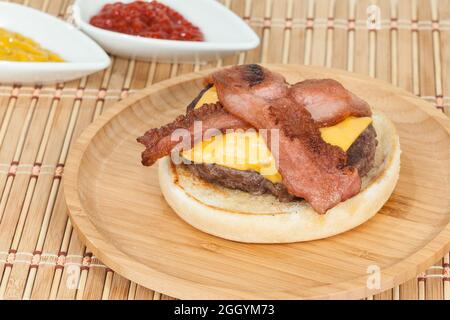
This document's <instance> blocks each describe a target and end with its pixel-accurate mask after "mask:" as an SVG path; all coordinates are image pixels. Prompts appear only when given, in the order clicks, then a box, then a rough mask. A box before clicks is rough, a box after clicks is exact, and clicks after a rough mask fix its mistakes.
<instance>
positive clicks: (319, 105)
mask: <svg viewBox="0 0 450 320" xmlns="http://www.w3.org/2000/svg"><path fill="white" fill-rule="evenodd" d="M137 141H138V142H139V143H142V144H143V145H144V146H145V147H146V149H145V150H144V151H143V152H142V164H143V165H146V166H151V165H153V164H155V163H156V162H158V166H159V169H158V173H159V182H160V186H161V191H162V194H163V196H164V197H165V199H166V201H167V202H168V204H169V205H170V206H171V207H172V208H173V210H174V211H175V212H176V213H177V214H178V215H179V216H180V217H181V218H182V219H184V220H185V221H186V222H187V223H189V224H191V225H192V226H194V227H196V228H197V229H200V230H202V231H204V232H207V233H209V234H212V235H215V236H219V237H222V238H225V239H229V240H235V241H241V242H249V243H285V242H297V241H308V240H314V239H320V238H325V237H329V236H332V235H335V234H338V233H342V232H345V231H347V230H350V229H352V228H354V227H356V226H358V225H360V224H361V223H363V222H365V221H367V220H368V219H369V218H371V217H372V216H373V215H375V214H376V213H377V212H378V211H379V209H380V208H381V207H382V206H383V205H384V203H385V202H386V201H387V200H388V199H389V197H390V195H391V193H392V191H393V189H394V187H395V185H396V183H397V180H398V176H399V170H400V144H399V138H398V136H397V134H396V132H395V128H394V126H393V124H392V123H391V122H390V120H389V119H387V118H386V116H384V115H383V114H381V113H374V112H372V110H371V108H370V106H369V105H368V104H367V102H365V101H364V100H362V99H361V98H360V97H358V96H356V95H355V94H353V93H352V92H350V91H348V90H347V89H345V88H344V87H343V86H342V85H341V84H340V83H339V82H337V81H335V80H332V79H309V80H304V81H301V82H298V83H295V84H288V83H287V82H286V80H285V79H284V77H283V76H282V75H280V74H277V73H275V72H271V71H270V70H268V69H266V68H264V67H262V66H260V65H256V64H251V65H240V66H233V67H228V68H224V69H221V70H218V71H216V72H213V73H212V74H210V75H209V76H208V77H206V79H205V87H204V88H203V89H202V90H201V91H200V92H199V94H198V96H197V97H195V98H194V99H193V101H192V102H191V103H190V104H189V105H188V106H187V110H186V113H185V114H182V115H180V116H179V117H177V118H176V119H174V121H173V122H171V123H169V124H166V125H164V126H162V127H160V128H152V129H150V130H148V131H147V132H146V133H145V134H144V135H143V136H141V137H139V138H138V139H137Z"/></svg>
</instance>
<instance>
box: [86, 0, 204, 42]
mask: <svg viewBox="0 0 450 320" xmlns="http://www.w3.org/2000/svg"><path fill="white" fill-rule="evenodd" d="M90 23H91V24H92V25H93V26H96V27H98V28H102V29H106V30H111V31H116V32H120V33H126V34H130V35H135V36H140V37H146V38H155V39H168V40H183V41H204V37H203V33H202V32H201V30H200V29H199V28H198V27H196V26H195V25H193V24H192V23H190V22H189V21H188V20H186V19H185V18H184V17H183V16H182V15H181V14H180V13H178V12H177V11H175V10H173V9H171V8H169V7H168V6H166V5H164V4H162V3H159V2H158V1H152V2H145V1H134V2H131V3H122V2H116V3H112V4H106V5H105V6H103V8H102V9H101V10H100V12H99V13H98V14H96V15H95V16H93V17H92V18H91V20H90Z"/></svg>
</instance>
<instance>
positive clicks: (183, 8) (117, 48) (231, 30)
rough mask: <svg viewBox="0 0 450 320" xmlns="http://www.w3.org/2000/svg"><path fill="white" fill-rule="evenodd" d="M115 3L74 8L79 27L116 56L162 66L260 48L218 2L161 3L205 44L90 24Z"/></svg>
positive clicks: (83, 0)
mask: <svg viewBox="0 0 450 320" xmlns="http://www.w3.org/2000/svg"><path fill="white" fill-rule="evenodd" d="M132 1H133V0H122V1H121V2H132ZM112 2H116V1H114V0H96V1H92V0H77V1H76V2H75V4H74V7H73V17H74V21H75V24H76V25H78V26H79V27H80V28H81V29H82V30H83V31H84V32H86V33H87V34H89V35H90V36H91V37H92V38H94V39H95V40H96V41H97V42H98V43H99V44H100V45H101V46H102V47H103V48H105V49H106V50H107V51H108V52H110V53H112V54H115V55H119V56H124V57H132V58H136V59H141V60H157V61H162V62H174V61H175V62H200V61H204V60H211V59H216V58H218V57H223V56H225V55H229V54H232V53H235V52H239V51H246V50H250V49H253V48H255V47H257V46H258V45H259V38H258V36H257V35H256V34H255V32H253V30H252V29H251V28H250V27H249V26H248V25H247V24H246V23H245V22H244V21H243V20H242V19H241V18H239V17H238V16H237V15H236V14H234V13H233V12H232V11H230V10H228V9H227V8H226V7H224V6H223V5H222V4H220V3H218V2H217V1H215V0H159V2H161V3H163V4H165V5H167V6H169V7H171V8H172V9H174V10H176V11H178V12H179V13H181V14H182V15H183V16H184V17H185V18H186V19H187V20H189V21H190V22H191V23H193V24H194V25H196V26H198V27H199V28H200V29H201V31H202V32H203V34H204V36H205V40H206V41H204V42H195V41H176V40H162V39H151V38H144V37H138V36H132V35H127V34H122V33H118V32H112V31H108V30H104V29H100V28H97V27H94V26H92V25H91V24H89V21H90V19H91V18H92V17H93V16H94V15H96V14H97V13H98V12H99V11H100V10H101V8H102V7H103V6H104V5H105V4H106V3H112Z"/></svg>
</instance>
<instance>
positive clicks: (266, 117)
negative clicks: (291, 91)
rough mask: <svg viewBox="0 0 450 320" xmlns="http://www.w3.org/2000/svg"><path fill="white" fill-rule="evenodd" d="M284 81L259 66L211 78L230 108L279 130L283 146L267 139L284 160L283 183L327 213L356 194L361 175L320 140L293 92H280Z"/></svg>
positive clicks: (280, 167)
mask: <svg viewBox="0 0 450 320" xmlns="http://www.w3.org/2000/svg"><path fill="white" fill-rule="evenodd" d="M255 79H256V81H255ZM283 80H284V79H280V78H279V77H275V76H274V74H273V73H270V72H269V71H268V70H266V69H264V68H262V67H260V66H257V65H251V66H248V65H244V66H235V67H231V68H226V69H222V70H220V71H217V72H215V73H213V74H212V75H211V77H210V81H212V82H213V83H214V85H215V86H216V87H217V92H218V95H219V100H220V101H221V103H222V104H223V106H224V108H225V109H226V110H227V111H228V112H230V113H231V114H233V115H234V116H236V117H237V118H240V119H242V120H244V121H245V122H248V123H249V124H251V125H252V126H253V127H255V128H257V129H265V128H270V129H274V128H277V129H279V144H278V145H279V149H278V150H276V148H273V146H272V142H271V141H270V139H267V140H266V141H267V143H268V145H269V147H270V149H271V151H272V154H273V155H274V157H275V159H278V161H279V165H278V170H279V171H280V174H281V176H282V177H283V184H284V185H285V186H286V188H287V189H288V191H289V193H291V194H293V195H296V196H298V197H302V198H304V199H305V200H306V201H308V202H309V203H310V204H311V206H312V207H313V208H314V209H315V210H316V211H317V212H320V213H324V212H326V210H328V209H330V208H332V207H334V206H335V205H336V204H338V203H339V202H341V201H344V200H346V199H348V198H350V197H352V196H353V195H355V194H357V193H358V192H359V190H360V188H361V179H360V177H359V175H358V172H357V170H356V169H354V168H351V167H346V166H345V163H346V159H347V157H346V154H345V153H344V152H343V151H342V150H341V149H339V148H338V147H335V146H331V145H329V144H327V143H325V142H324V141H323V140H322V139H321V137H320V131H319V129H318V126H317V124H316V123H315V122H314V120H313V119H312V117H311V114H310V113H309V112H308V111H307V110H306V109H305V108H303V107H301V106H299V105H298V103H297V102H296V101H295V99H293V97H292V96H291V95H286V96H284V97H283V95H282V94H280V92H282V91H283V90H280V88H281V87H283V85H285V84H284V81H283ZM285 86H287V85H285ZM273 90H274V91H273ZM261 93H263V94H261ZM272 97H275V98H274V99H272Z"/></svg>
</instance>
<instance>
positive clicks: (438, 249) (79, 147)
mask: <svg viewBox="0 0 450 320" xmlns="http://www.w3.org/2000/svg"><path fill="white" fill-rule="evenodd" d="M266 66H267V67H268V68H272V69H278V70H280V69H291V68H295V69H297V70H298V71H301V70H302V69H303V70H311V71H313V72H318V73H319V72H323V73H334V74H336V75H339V76H343V77H347V78H354V79H357V80H363V81H370V82H372V83H378V84H379V85H380V86H383V87H387V88H386V89H387V90H389V91H391V92H393V93H395V94H398V95H401V96H404V97H406V98H409V99H412V100H413V101H414V105H415V106H417V107H419V108H420V109H421V110H422V111H424V112H425V113H427V114H428V115H429V116H430V117H431V118H433V119H434V120H436V121H437V122H438V123H439V124H440V125H441V126H442V127H443V128H444V129H445V131H446V132H447V133H448V134H449V135H450V119H448V118H447V117H446V116H445V115H444V114H442V113H441V112H439V111H438V110H436V109H435V108H434V107H433V106H432V105H430V104H429V103H427V102H425V101H424V100H422V99H420V98H419V97H417V96H415V95H413V94H411V93H409V92H408V91H406V90H404V89H401V88H398V87H395V86H393V85H391V84H389V83H387V82H386V81H383V80H380V79H375V78H371V77H369V76H366V75H362V74H357V73H350V72H347V71H343V70H338V69H332V68H324V67H316V66H314V67H312V66H301V65H281V64H272V65H270V64H269V65H266ZM213 70H214V69H208V70H204V71H199V72H193V73H189V74H186V75H182V76H179V77H175V78H171V79H168V80H165V81H161V82H159V83H157V84H154V85H152V86H151V87H149V88H147V89H144V90H142V91H141V92H139V93H136V94H134V95H132V96H130V97H128V98H126V99H124V100H122V101H120V102H117V103H116V104H114V105H113V106H111V107H110V108H109V109H108V110H107V111H106V112H105V113H104V114H103V115H101V116H99V118H98V119H97V120H95V121H94V122H93V123H92V124H90V125H89V126H88V127H87V128H86V129H85V130H84V131H83V132H82V133H81V135H80V136H79V138H78V139H77V141H76V142H75V143H74V145H73V146H72V148H71V150H70V152H69V155H68V159H67V164H66V167H65V170H64V171H65V172H64V179H63V186H64V195H65V200H66V204H67V207H68V211H69V216H70V218H71V221H72V224H73V226H74V228H75V229H76V230H77V232H78V235H79V236H80V237H81V239H82V240H83V241H84V242H85V243H86V244H87V245H88V247H89V248H90V249H92V251H93V253H94V254H95V255H96V256H97V257H98V258H99V259H100V260H101V261H102V262H103V263H105V264H106V265H107V266H108V267H110V268H111V269H112V270H121V271H122V272H120V274H121V275H122V276H124V277H126V278H128V279H130V280H132V281H134V282H136V283H138V284H141V285H143V286H145V287H148V288H150V289H152V290H154V291H158V292H160V293H163V294H166V295H169V296H172V297H176V298H181V299H205V298H215V299H230V298H236V297H239V292H242V290H240V289H239V290H229V289H226V290H224V289H222V292H224V294H221V295H219V296H216V295H211V294H208V290H207V289H208V288H214V287H213V286H205V285H200V284H198V283H195V282H193V281H190V280H186V279H181V278H178V277H175V276H171V275H168V274H165V273H163V272H160V271H157V270H153V269H151V268H150V267H148V266H146V265H144V264H143V263H141V262H139V261H137V260H135V259H132V265H133V266H132V269H131V267H130V268H122V267H121V262H126V261H129V260H130V258H129V257H128V255H127V254H126V253H125V252H123V251H122V250H121V249H120V248H117V247H115V246H114V245H113V244H112V243H110V242H108V241H107V239H104V238H103V236H102V233H101V232H100V231H99V230H98V229H97V227H96V226H95V224H94V223H93V222H92V221H91V220H90V218H89V215H88V214H87V213H86V212H85V211H84V209H83V203H82V201H81V199H80V197H79V194H78V188H77V186H78V170H79V163H80V162H81V159H82V157H83V154H84V152H85V151H86V149H87V147H88V146H89V144H90V142H91V140H92V139H93V138H94V137H95V136H96V135H97V133H98V132H99V131H100V130H101V129H102V128H103V127H104V126H105V125H107V123H108V122H109V121H111V120H112V119H113V118H114V117H116V116H117V115H118V114H120V113H121V112H122V111H124V110H125V109H126V108H128V107H130V106H131V105H133V104H134V103H136V102H137V101H139V100H141V99H143V98H145V97H146V96H148V95H150V94H152V93H154V92H157V91H159V90H161V89H165V88H166V87H169V86H173V85H177V84H180V83H183V82H187V81H191V80H196V79H199V78H203V77H204V76H205V75H206V74H208V73H210V72H212V71H213ZM86 234H91V235H92V236H89V237H88V236H86ZM448 251H450V223H448V224H447V225H446V226H445V227H443V228H442V229H441V231H440V232H439V233H438V234H437V235H436V236H435V237H434V238H433V239H432V240H430V241H429V242H428V243H427V244H426V245H425V246H424V247H422V248H421V249H420V250H418V251H416V252H414V253H413V254H412V255H410V256H408V257H407V258H405V259H403V260H401V261H399V262H397V263H395V264H393V265H391V266H389V267H387V268H386V269H383V270H382V272H383V273H382V281H381V287H380V288H379V289H371V290H369V289H367V288H366V277H358V278H355V279H351V280H349V281H344V282H341V283H333V287H332V288H331V290H329V292H327V293H312V294H311V295H308V296H304V295H303V296H300V295H299V296H298V297H297V298H313V299H323V298H333V299H342V298H350V299H357V298H362V297H364V296H368V295H372V294H376V293H379V292H382V291H384V290H387V289H390V288H392V287H394V286H397V285H400V284H401V283H403V282H405V281H408V280H410V279H412V278H413V277H415V276H416V275H417V274H419V273H420V272H423V271H424V270H425V269H426V268H427V267H429V266H430V265H432V264H433V263H435V260H437V259H439V258H440V257H442V256H443V255H444V254H445V253H446V252H448ZM104 252H114V254H113V255H110V254H107V253H104ZM124 269H125V271H123V270H124ZM327 286H328V285H323V286H321V287H316V288H324V287H327ZM216 289H219V290H220V288H216ZM328 289H330V288H328ZM278 293H282V292H281V291H278ZM252 294H254V295H255V294H256V295H258V296H259V297H260V298H267V296H266V295H265V294H264V293H262V294H261V293H254V292H252ZM290 294H292V292H290ZM294 294H295V293H294ZM269 297H270V298H276V294H273V293H272V294H271V295H269Z"/></svg>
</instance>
